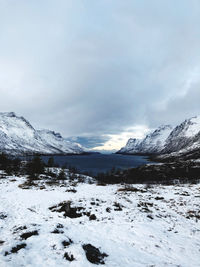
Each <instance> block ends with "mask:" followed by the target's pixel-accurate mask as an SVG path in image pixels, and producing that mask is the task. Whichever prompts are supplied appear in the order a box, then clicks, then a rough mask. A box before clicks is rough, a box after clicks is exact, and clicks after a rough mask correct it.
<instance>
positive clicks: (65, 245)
mask: <svg viewBox="0 0 200 267" xmlns="http://www.w3.org/2000/svg"><path fill="white" fill-rule="evenodd" d="M72 243H73V241H72V240H71V239H70V238H68V240H63V241H62V245H63V247H64V248H66V247H69V246H70V245H71V244H72Z"/></svg>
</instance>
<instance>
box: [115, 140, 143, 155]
mask: <svg viewBox="0 0 200 267" xmlns="http://www.w3.org/2000/svg"><path fill="white" fill-rule="evenodd" d="M140 143H141V140H140V139H136V138H130V139H129V140H128V142H127V144H126V146H125V147H122V148H121V149H120V150H119V151H118V152H117V153H118V154H123V153H125V154H133V153H137V152H138V146H139V144H140Z"/></svg>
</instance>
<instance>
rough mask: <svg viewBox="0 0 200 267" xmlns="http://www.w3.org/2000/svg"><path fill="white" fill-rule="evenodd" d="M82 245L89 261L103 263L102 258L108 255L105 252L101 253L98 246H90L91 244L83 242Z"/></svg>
mask: <svg viewBox="0 0 200 267" xmlns="http://www.w3.org/2000/svg"><path fill="white" fill-rule="evenodd" d="M82 247H83V249H84V251H85V255H86V258H87V260H88V261H89V262H91V263H94V264H105V262H104V258H105V257H108V255H107V254H106V253H101V252H100V250H99V249H98V248H96V247H94V246H92V245H91V244H85V245H83V246H82Z"/></svg>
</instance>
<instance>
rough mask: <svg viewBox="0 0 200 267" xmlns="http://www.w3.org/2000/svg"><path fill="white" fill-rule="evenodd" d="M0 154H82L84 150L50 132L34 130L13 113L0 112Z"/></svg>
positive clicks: (58, 134)
mask: <svg viewBox="0 0 200 267" xmlns="http://www.w3.org/2000/svg"><path fill="white" fill-rule="evenodd" d="M0 152H5V153H9V154H35V153H39V154H82V153H84V152H85V151H84V149H83V148H82V146H81V145H80V144H78V143H75V142H70V141H67V140H66V139H65V138H63V137H62V136H61V134H60V133H56V132H54V131H51V130H45V129H44V130H36V129H35V128H34V127H33V126H32V125H31V124H30V122H29V121H28V120H26V119H25V118H24V117H22V116H17V115H16V114H15V113H14V112H0Z"/></svg>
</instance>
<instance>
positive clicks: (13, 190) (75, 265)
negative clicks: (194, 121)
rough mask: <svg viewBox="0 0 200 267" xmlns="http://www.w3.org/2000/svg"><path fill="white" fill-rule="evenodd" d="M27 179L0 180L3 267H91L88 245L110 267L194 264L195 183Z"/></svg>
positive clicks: (198, 214) (198, 249)
mask: <svg viewBox="0 0 200 267" xmlns="http://www.w3.org/2000/svg"><path fill="white" fill-rule="evenodd" d="M25 181H26V179H25V178H17V177H10V178H6V179H0V266H1V267H4V266H6V267H7V266H8V267H9V266H15V267H16V266H26V267H28V266H34V267H43V266H44V267H46V266H72V267H79V266H82V267H87V266H95V264H93V263H91V262H90V261H89V260H88V257H87V255H86V251H85V249H84V245H88V244H90V245H91V246H93V247H95V248H96V249H97V250H98V251H99V252H100V253H102V254H101V255H103V256H102V259H101V263H103V262H105V265H104V266H109V267H112V266H113V267H114V266H115V267H125V266H126V267H129V266H130V267H134V266H135V267H137V266H149V267H150V266H159V267H161V266H184V267H189V266H191V267H195V266H200V222H199V221H200V185H180V186H179V185H175V186H154V187H147V186H145V185H134V186H133V187H132V188H131V189H130V188H129V189H127V188H126V189H124V188H125V187H124V186H123V185H108V186H103V185H96V184H94V183H93V184H90V183H81V182H77V183H76V182H74V181H73V182H70V181H67V182H66V184H65V185H64V184H63V185H62V183H61V184H59V185H56V184H55V185H53V184H48V183H46V181H42V180H40V181H37V182H35V184H36V185H33V186H30V187H26V186H23V185H22V186H21V184H23V183H24V182H25ZM19 185H20V186H19ZM23 188H24V189H23ZM69 201H70V203H71V204H69ZM67 203H68V204H67ZM67 205H68V207H69V206H70V209H71V213H69V214H71V215H72V216H71V217H70V216H68V213H67V212H65V211H62V208H63V207H64V209H66V210H67V208H66V207H67ZM49 208H50V209H49ZM74 217H75V218H74ZM104 253H105V254H107V255H105V254H104ZM66 255H67V256H66ZM89 259H90V258H89Z"/></svg>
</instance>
